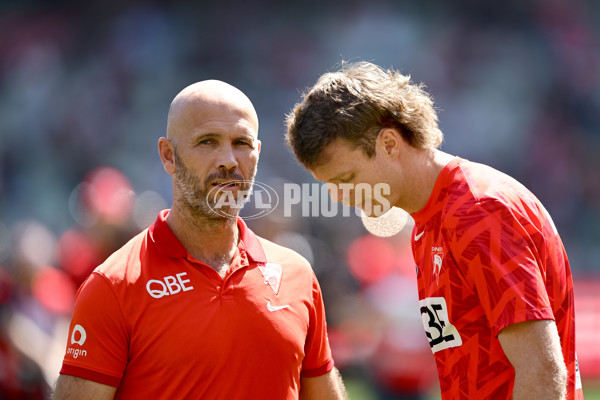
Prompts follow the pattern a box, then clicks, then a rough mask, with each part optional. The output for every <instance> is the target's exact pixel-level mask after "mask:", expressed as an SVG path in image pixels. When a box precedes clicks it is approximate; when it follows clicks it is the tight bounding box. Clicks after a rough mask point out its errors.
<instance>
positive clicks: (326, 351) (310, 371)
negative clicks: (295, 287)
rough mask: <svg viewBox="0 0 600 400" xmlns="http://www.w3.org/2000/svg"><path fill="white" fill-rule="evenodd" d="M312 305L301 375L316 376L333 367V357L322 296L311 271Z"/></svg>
mask: <svg viewBox="0 0 600 400" xmlns="http://www.w3.org/2000/svg"><path fill="white" fill-rule="evenodd" d="M312 280H313V281H312V297H313V306H312V308H311V309H310V310H309V313H310V321H309V327H308V333H307V336H306V343H305V346H304V354H305V357H304V361H303V363H302V376H303V377H316V376H321V375H324V374H326V373H327V372H329V371H331V370H332V369H333V365H334V363H333V358H332V357H331V349H330V347H329V339H328V337H327V321H326V318H325V307H324V305H323V296H322V294H321V288H320V286H319V282H318V281H317V278H316V276H315V275H314V273H312Z"/></svg>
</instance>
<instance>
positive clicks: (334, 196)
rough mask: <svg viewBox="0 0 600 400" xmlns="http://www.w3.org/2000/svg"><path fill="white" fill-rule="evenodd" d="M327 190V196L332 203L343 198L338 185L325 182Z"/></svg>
mask: <svg viewBox="0 0 600 400" xmlns="http://www.w3.org/2000/svg"><path fill="white" fill-rule="evenodd" d="M326 185H327V191H328V192H329V197H331V201H333V202H334V203H339V202H340V201H342V200H343V197H344V194H343V192H342V190H341V189H340V188H339V186H338V185H336V184H335V183H327V184H326Z"/></svg>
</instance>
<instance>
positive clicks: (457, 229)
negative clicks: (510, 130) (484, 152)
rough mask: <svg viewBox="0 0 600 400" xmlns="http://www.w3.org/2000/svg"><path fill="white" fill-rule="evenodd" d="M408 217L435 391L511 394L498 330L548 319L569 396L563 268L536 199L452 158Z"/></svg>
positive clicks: (569, 300)
mask: <svg viewBox="0 0 600 400" xmlns="http://www.w3.org/2000/svg"><path fill="white" fill-rule="evenodd" d="M413 218H414V220H415V227H414V230H413V241H412V246H413V253H414V256H415V261H416V263H417V266H418V272H417V280H418V286H419V300H420V305H421V313H422V315H423V323H424V326H425V329H426V331H427V335H428V338H429V342H430V346H431V348H432V351H433V352H434V356H435V359H436V362H437V365H438V373H439V377H440V385H441V391H442V397H443V398H448V399H449V398H473V399H475V398H494V399H504V398H505V399H510V398H511V393H512V388H513V385H514V369H513V368H512V365H511V364H510V362H509V361H508V359H507V358H506V356H505V355H504V352H503V351H502V348H501V346H500V343H499V341H498V339H497V335H498V333H499V332H500V331H501V330H502V329H503V328H505V327H507V326H509V325H511V324H515V323H518V322H522V321H528V320H540V319H552V320H555V321H556V324H557V327H558V331H559V335H560V336H561V343H562V346H563V355H564V358H565V361H566V364H567V368H568V371H569V381H568V392H569V394H568V399H575V398H577V397H576V390H575V386H576V372H575V371H576V356H575V319H574V303H573V282H572V278H571V270H570V267H569V262H568V260H567V257H566V254H565V251H564V248H563V245H562V242H561V240H560V238H559V236H558V233H557V232H556V230H555V227H554V224H553V223H552V221H551V219H550V217H549V215H548V214H547V212H546V211H545V209H544V208H543V206H542V205H541V204H540V202H539V201H538V200H537V199H536V198H535V196H534V195H533V194H531V192H529V191H528V190H527V189H526V188H525V187H523V186H522V185H520V184H519V183H518V182H516V181H515V180H514V179H512V178H510V177H508V176H506V175H504V174H502V173H500V172H498V171H496V170H494V169H492V168H490V167H487V166H484V165H481V164H476V163H472V162H468V161H465V160H461V159H458V158H457V159H455V160H453V161H452V162H451V163H450V164H449V165H447V166H446V168H444V169H443V170H442V172H441V173H440V175H439V177H438V179H437V181H436V184H435V187H434V189H433V192H432V194H431V196H430V198H429V201H428V203H427V205H426V206H425V207H424V208H423V209H422V210H421V211H419V212H418V213H415V214H413ZM578 393H579V394H581V390H580V389H579V390H578Z"/></svg>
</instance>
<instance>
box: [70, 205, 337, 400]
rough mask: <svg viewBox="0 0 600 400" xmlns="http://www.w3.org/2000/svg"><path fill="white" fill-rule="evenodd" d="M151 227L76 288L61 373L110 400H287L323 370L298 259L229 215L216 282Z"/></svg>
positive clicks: (316, 306)
mask: <svg viewBox="0 0 600 400" xmlns="http://www.w3.org/2000/svg"><path fill="white" fill-rule="evenodd" d="M167 214H168V210H165V211H162V212H161V213H160V214H159V217H158V219H157V220H156V222H155V223H154V224H153V225H151V226H150V227H149V228H148V229H146V230H145V231H143V232H142V233H140V234H139V235H137V236H136V237H134V238H133V239H132V240H130V241H129V242H128V243H127V244H126V245H125V246H123V247H122V248H121V249H120V250H118V251H117V252H115V253H114V254H113V255H112V256H110V257H109V258H108V259H107V260H106V261H105V262H104V263H103V264H102V265H100V266H99V267H98V268H96V270H95V271H94V272H93V273H92V274H91V275H90V276H89V278H88V279H87V280H86V281H85V282H84V283H83V285H82V286H81V288H80V289H79V291H78V294H77V299H76V303H75V311H74V315H73V319H72V321H71V327H70V330H69V338H68V343H67V350H66V355H65V358H64V361H63V366H62V369H61V371H60V372H61V374H67V375H74V376H78V377H81V378H85V379H89V380H92V381H96V382H100V383H104V384H106V385H111V386H116V387H118V389H117V392H116V395H115V398H116V399H150V398H151V399H183V398H185V399H223V400H225V399H226V400H232V399H240V400H241V399H244V400H247V399H257V400H258V399H260V400H264V399H297V398H298V392H299V383H300V376H307V377H314V376H320V375H322V374H325V373H327V372H329V371H330V370H331V369H332V368H333V360H332V358H331V351H330V348H329V343H328V340H327V333H326V322H325V312H324V308H323V301H322V297H321V290H320V288H319V284H318V282H317V279H316V277H315V275H314V273H313V271H312V269H311V267H310V265H309V264H308V262H307V261H306V260H305V259H304V258H302V257H301V256H300V255H298V254H297V253H295V252H293V251H291V250H289V249H286V248H284V247H281V246H278V245H276V244H274V243H271V242H269V241H267V240H265V239H263V238H259V237H258V236H256V235H255V234H254V233H253V232H252V231H251V230H250V229H248V228H247V227H246V225H245V224H244V222H243V221H242V220H241V219H238V227H239V229H240V233H241V235H240V241H239V245H238V250H237V252H236V254H235V256H234V259H233V261H232V263H231V266H230V267H229V270H228V271H227V274H226V276H225V278H224V279H222V278H221V277H220V276H219V275H218V274H217V272H216V271H215V270H213V269H212V268H211V267H210V266H208V265H206V264H204V263H202V262H199V261H198V260H196V259H194V258H192V257H191V256H190V255H189V254H188V252H187V251H186V249H185V248H184V247H183V245H182V244H181V243H180V242H179V241H178V240H177V238H176V237H175V236H174V235H173V233H172V232H171V230H170V229H169V227H168V225H167V223H166V216H167Z"/></svg>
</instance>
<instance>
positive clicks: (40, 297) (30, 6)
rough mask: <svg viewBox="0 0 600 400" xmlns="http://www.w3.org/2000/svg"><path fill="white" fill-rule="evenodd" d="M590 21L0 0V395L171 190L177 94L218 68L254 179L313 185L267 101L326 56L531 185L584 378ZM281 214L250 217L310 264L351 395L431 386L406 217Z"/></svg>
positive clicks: (383, 5) (340, 6)
mask: <svg viewBox="0 0 600 400" xmlns="http://www.w3.org/2000/svg"><path fill="white" fill-rule="evenodd" d="M599 22H600V4H598V3H595V2H592V1H589V2H586V1H584V0H575V1H569V2H567V1H562V0H534V1H528V2H519V1H508V2H478V1H475V0H460V1H453V2H446V1H442V0H438V1H428V2H420V1H417V0H414V1H358V0H347V1H331V2H324V1H317V0H305V1H302V2H299V1H290V2H273V3H272V2H269V1H267V0H259V1H253V2H250V1H246V2H238V1H234V0H224V1H220V2H210V3H209V2H202V1H201V2H191V1H189V2H168V1H154V2H144V1H130V2H127V1H124V2H123V1H116V0H113V1H102V2H88V3H87V4H83V3H81V2H74V1H57V2H53V5H52V6H49V5H48V3H47V2H43V1H23V2H19V4H18V5H16V4H12V5H11V4H8V3H6V2H3V3H1V4H0V323H1V325H0V327H1V329H0V399H36V398H42V397H43V396H44V393H48V391H49V388H50V386H51V385H52V384H53V382H54V380H55V379H56V377H57V375H58V371H59V369H60V364H61V360H62V355H63V353H64V349H65V344H66V340H67V329H68V323H69V321H70V313H71V310H72V306H73V301H74V297H75V293H76V290H77V288H78V286H79V285H80V284H81V282H83V280H84V279H85V278H86V276H87V275H88V274H89V273H90V271H91V270H92V269H93V268H94V267H95V266H97V265H98V264H99V263H101V262H102V261H103V260H104V258H105V257H106V256H107V255H109V254H110V253H111V252H112V251H114V250H115V249H117V248H118V247H120V246H121V245H122V244H123V243H124V242H125V241H126V240H127V239H129V238H130V237H131V236H132V235H133V234H135V233H137V232H139V231H140V230H142V229H144V228H145V227H147V226H148V225H149V224H150V223H152V222H153V221H154V219H155V217H156V214H157V212H158V211H159V210H160V209H163V208H168V207H169V204H170V201H171V198H170V193H171V181H170V177H169V176H168V175H167V174H166V173H165V172H164V171H163V170H162V165H161V163H160V160H159V158H158V155H157V150H156V143H157V140H158V138H159V137H160V136H162V135H164V131H165V127H166V115H167V111H168V107H169V104H170V101H171V99H172V98H173V97H174V96H175V95H176V94H177V92H179V90H181V89H182V88H183V87H185V86H187V85H188V84H190V83H193V82H195V81H198V80H202V79H210V78H215V79H220V80H224V81H226V82H229V83H231V84H233V85H235V86H237V87H238V88H240V89H241V90H242V91H244V92H245V93H246V94H247V95H248V96H249V97H250V99H251V100H252V101H253V103H254V104H255V107H256V109H257V112H258V115H259V119H260V132H259V136H260V139H261V140H262V151H261V159H260V162H259V170H258V175H257V178H256V179H257V181H259V182H263V183H265V184H267V185H269V186H270V187H273V188H275V189H276V190H278V188H282V187H283V185H284V184H285V183H286V182H296V183H304V182H314V180H313V178H312V177H311V176H310V175H308V174H307V173H306V172H305V171H303V169H302V168H301V167H300V166H299V165H298V164H297V163H296V162H295V161H294V160H293V156H292V155H291V153H290V152H289V151H288V149H286V147H285V145H284V142H283V132H284V123H283V120H284V115H285V114H286V113H287V112H289V111H290V109H291V108H292V106H293V104H294V103H295V102H296V101H298V100H299V97H300V92H301V91H302V90H303V89H304V88H305V87H306V86H308V85H310V84H312V83H313V82H314V81H315V80H316V78H317V77H318V76H319V75H320V74H321V73H323V72H326V71H328V70H332V69H335V68H336V64H338V63H339V62H341V61H342V60H346V61H356V60H366V61H372V62H374V63H376V64H379V65H381V66H383V67H393V68H396V69H399V70H400V71H401V72H403V73H405V74H409V75H411V77H412V79H413V80H414V81H416V82H423V83H425V84H426V86H427V89H428V90H429V91H430V92H431V93H432V94H433V97H434V99H435V104H436V107H437V109H438V110H439V117H440V126H441V129H442V131H443V132H444V133H445V141H444V144H443V146H442V149H443V150H445V151H447V152H449V153H453V154H457V155H460V156H461V157H463V158H468V159H471V160H473V161H480V162H483V163H486V164H489V165H492V166H494V167H496V168H498V169H500V170H502V171H505V172H507V173H509V174H510V175H512V176H514V177H515V178H517V179H518V180H520V181H521V182H522V183H524V184H525V185H526V186H528V187H529V188H530V189H531V190H532V191H533V192H534V193H535V194H536V195H538V197H539V198H540V199H541V200H542V202H543V203H544V204H545V206H546V207H547V208H548V210H549V211H550V214H551V215H552V216H553V218H554V220H555V223H556V225H557V227H558V230H559V232H560V233H561V236H562V238H563V241H564V242H565V246H566V249H567V252H568V254H569V258H570V261H571V266H572V269H573V273H574V276H575V284H576V287H575V293H576V296H578V295H579V294H581V298H582V301H581V306H580V307H581V308H580V309H579V311H578V318H580V319H579V320H578V328H579V327H580V326H582V327H583V328H582V330H583V329H584V328H585V330H586V331H585V332H584V333H583V334H582V335H581V337H582V339H581V340H582V344H581V345H580V349H579V350H580V351H579V354H580V365H581V368H582V373H583V376H584V378H586V377H587V378H589V379H591V378H600V353H598V352H597V353H593V351H594V349H593V348H592V347H593V345H594V341H595V339H594V336H593V335H592V336H590V335H589V332H597V331H598V330H599V329H600V306H599V305H598V304H599V302H600V299H599V297H598V293H599V291H598V290H597V289H598V286H593V285H594V282H597V281H599V280H600V264H599V261H598V260H600V181H599V180H598V175H597V174H598V171H600V157H599V156H598V155H599V154H600V121H599V119H598V118H599V117H598V116H599V115H600V32H599V30H600V23H599ZM292 211H294V212H293V213H292V215H291V216H290V215H283V214H282V212H281V210H275V211H274V212H273V213H271V214H269V215H268V216H265V217H264V218H258V219H252V220H249V221H248V224H249V225H250V227H251V228H252V229H254V230H255V231H256V232H257V233H258V234H260V235H262V236H264V237H266V238H268V239H271V240H273V241H276V242H278V243H281V244H283V245H287V246H289V247H292V248H294V249H296V250H297V251H298V252H300V253H301V254H303V255H304V256H305V257H306V258H307V259H309V261H311V263H312V265H313V267H314V269H315V272H316V273H317V276H318V277H319V280H320V282H321V286H322V288H323V294H324V296H325V304H326V308H327V315H328V324H329V329H330V335H329V336H330V340H331V344H332V348H333V352H334V356H335V359H336V363H337V364H338V366H339V368H340V369H341V371H342V373H343V375H344V377H345V378H347V384H348V386H349V389H350V390H351V393H354V395H355V396H356V397H355V398H362V399H396V398H398V399H410V398H415V399H417V398H427V396H431V395H432V394H431V393H432V392H433V393H434V392H435V387H436V385H437V383H436V379H437V378H436V372H435V364H434V361H433V357H431V352H430V350H429V346H428V343H427V340H426V338H425V335H424V333H423V329H422V325H421V317H420V314H419V312H418V307H417V304H418V302H417V294H416V280H415V278H414V262H413V261H412V255H411V252H410V239H409V234H410V230H411V226H410V219H409V221H408V224H407V226H406V227H405V228H404V229H403V230H402V231H401V232H400V233H398V234H397V235H395V236H392V237H388V238H380V237H375V236H373V235H371V234H369V233H368V232H367V231H366V230H365V228H364V227H363V225H362V224H361V220H360V218H358V217H356V216H355V215H354V214H353V213H350V216H346V217H344V216H340V215H338V216H336V217H329V218H328V217H302V216H301V215H300V212H299V211H298V210H297V209H293V210H292ZM578 281H581V282H583V281H585V283H582V284H581V288H582V289H580V291H578V286H577V282H578ZM576 301H577V297H576ZM578 307H579V304H578ZM586 335H587V336H586ZM578 340H579V338H578ZM582 346H589V347H590V348H585V349H582V348H581V347H582ZM583 353H587V354H586V356H585V357H587V358H585V357H584V356H583ZM594 354H595V355H594ZM586 371H587V372H586Z"/></svg>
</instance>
